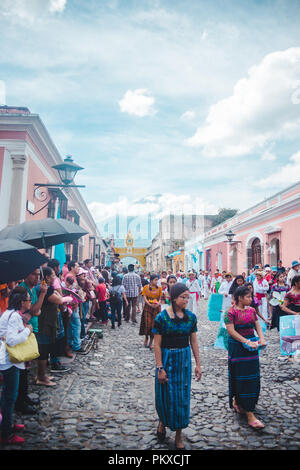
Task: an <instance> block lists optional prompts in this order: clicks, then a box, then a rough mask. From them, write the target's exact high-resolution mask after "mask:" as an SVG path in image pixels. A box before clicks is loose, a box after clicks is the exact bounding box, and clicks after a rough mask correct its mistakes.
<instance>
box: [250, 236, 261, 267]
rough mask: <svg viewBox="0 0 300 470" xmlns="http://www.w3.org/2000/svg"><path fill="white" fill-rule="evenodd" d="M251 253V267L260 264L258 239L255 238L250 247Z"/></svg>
mask: <svg viewBox="0 0 300 470" xmlns="http://www.w3.org/2000/svg"><path fill="white" fill-rule="evenodd" d="M251 252H252V267H253V266H255V265H256V264H261V244H260V239H259V238H255V239H254V240H253V242H252V245H251Z"/></svg>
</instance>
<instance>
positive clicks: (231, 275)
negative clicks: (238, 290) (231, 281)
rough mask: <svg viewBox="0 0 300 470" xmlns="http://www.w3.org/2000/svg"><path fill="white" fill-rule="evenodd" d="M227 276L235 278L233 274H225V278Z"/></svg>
mask: <svg viewBox="0 0 300 470" xmlns="http://www.w3.org/2000/svg"><path fill="white" fill-rule="evenodd" d="M227 276H230V277H233V274H232V273H226V274H224V277H227Z"/></svg>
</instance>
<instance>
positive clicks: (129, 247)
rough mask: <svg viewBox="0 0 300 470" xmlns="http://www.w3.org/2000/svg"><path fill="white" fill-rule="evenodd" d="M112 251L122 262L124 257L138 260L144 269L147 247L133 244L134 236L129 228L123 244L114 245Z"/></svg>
mask: <svg viewBox="0 0 300 470" xmlns="http://www.w3.org/2000/svg"><path fill="white" fill-rule="evenodd" d="M114 251H115V253H116V254H118V255H119V259H120V262H122V259H124V258H134V259H135V260H136V261H138V264H139V266H140V267H141V268H142V269H145V266H146V252H147V248H143V247H136V246H135V244H134V238H133V235H132V233H131V232H130V230H129V231H128V233H127V236H126V240H125V246H123V247H122V246H114Z"/></svg>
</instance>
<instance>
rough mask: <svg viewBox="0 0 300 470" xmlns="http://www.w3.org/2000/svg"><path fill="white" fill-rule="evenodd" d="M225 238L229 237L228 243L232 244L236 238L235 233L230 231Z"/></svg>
mask: <svg viewBox="0 0 300 470" xmlns="http://www.w3.org/2000/svg"><path fill="white" fill-rule="evenodd" d="M225 236H226V237H227V240H228V242H229V243H232V240H233V237H235V233H233V231H232V230H229V231H228V232H227V233H225Z"/></svg>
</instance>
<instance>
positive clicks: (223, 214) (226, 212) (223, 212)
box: [212, 207, 238, 227]
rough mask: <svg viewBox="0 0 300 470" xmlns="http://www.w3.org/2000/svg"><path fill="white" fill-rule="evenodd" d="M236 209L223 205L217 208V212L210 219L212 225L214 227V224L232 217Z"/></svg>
mask: <svg viewBox="0 0 300 470" xmlns="http://www.w3.org/2000/svg"><path fill="white" fill-rule="evenodd" d="M237 211H238V209H227V208H225V207H223V208H222V209H219V211H218V213H217V214H216V215H213V216H212V219H213V224H212V227H214V226H215V225H219V224H221V223H222V222H224V221H225V220H227V219H230V218H231V217H234V216H235V214H236V213H237Z"/></svg>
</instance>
